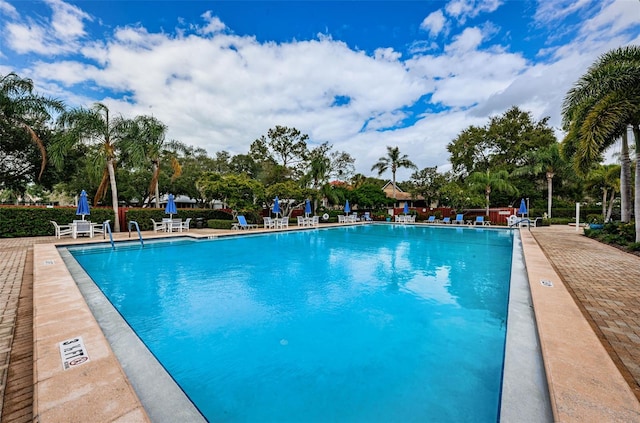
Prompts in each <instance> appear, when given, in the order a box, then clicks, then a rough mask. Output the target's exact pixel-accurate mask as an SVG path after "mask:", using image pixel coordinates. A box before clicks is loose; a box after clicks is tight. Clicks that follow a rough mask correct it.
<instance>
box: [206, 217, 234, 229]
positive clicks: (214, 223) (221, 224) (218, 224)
mask: <svg viewBox="0 0 640 423" xmlns="http://www.w3.org/2000/svg"><path fill="white" fill-rule="evenodd" d="M207 227H208V228H211V229H231V228H232V227H233V221H232V220H229V219H224V220H222V219H209V220H207Z"/></svg>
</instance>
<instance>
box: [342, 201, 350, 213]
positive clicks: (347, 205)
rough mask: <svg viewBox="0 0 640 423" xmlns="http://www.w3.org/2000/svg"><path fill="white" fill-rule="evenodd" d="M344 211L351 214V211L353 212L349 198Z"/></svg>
mask: <svg viewBox="0 0 640 423" xmlns="http://www.w3.org/2000/svg"><path fill="white" fill-rule="evenodd" d="M344 212H345V214H349V212H351V207H349V200H347V202H346V203H345V205H344Z"/></svg>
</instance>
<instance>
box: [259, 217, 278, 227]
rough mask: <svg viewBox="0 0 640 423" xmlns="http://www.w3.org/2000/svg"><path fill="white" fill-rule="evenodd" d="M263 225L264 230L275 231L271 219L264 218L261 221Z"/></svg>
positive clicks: (274, 225) (274, 223) (273, 221)
mask: <svg viewBox="0 0 640 423" xmlns="http://www.w3.org/2000/svg"><path fill="white" fill-rule="evenodd" d="M262 221H263V223H264V228H265V229H275V227H276V222H275V220H273V218H271V217H264V218H263V219H262Z"/></svg>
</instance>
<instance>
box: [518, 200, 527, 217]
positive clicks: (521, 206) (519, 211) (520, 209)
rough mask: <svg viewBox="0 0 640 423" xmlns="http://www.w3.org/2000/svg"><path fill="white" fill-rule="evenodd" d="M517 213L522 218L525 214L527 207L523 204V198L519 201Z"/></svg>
mask: <svg viewBox="0 0 640 423" xmlns="http://www.w3.org/2000/svg"><path fill="white" fill-rule="evenodd" d="M518 213H520V215H521V216H522V217H524V215H525V214H527V205H526V204H525V203H524V198H523V199H522V200H520V208H519V209H518Z"/></svg>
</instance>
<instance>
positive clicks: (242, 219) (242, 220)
mask: <svg viewBox="0 0 640 423" xmlns="http://www.w3.org/2000/svg"><path fill="white" fill-rule="evenodd" d="M257 227H258V225H254V224H249V223H247V219H245V217H244V216H242V215H238V223H234V224H233V226H232V227H231V229H253V228H257Z"/></svg>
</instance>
